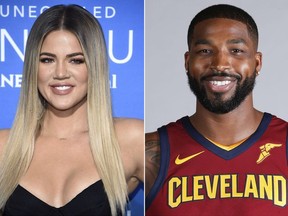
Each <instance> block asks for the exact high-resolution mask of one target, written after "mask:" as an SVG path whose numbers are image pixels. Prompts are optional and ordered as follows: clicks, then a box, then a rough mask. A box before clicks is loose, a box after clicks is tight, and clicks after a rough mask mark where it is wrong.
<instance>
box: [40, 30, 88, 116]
mask: <svg viewBox="0 0 288 216" xmlns="http://www.w3.org/2000/svg"><path fill="white" fill-rule="evenodd" d="M39 59H40V62H39V68H38V89H39V92H40V93H41V95H42V96H43V97H44V98H45V100H46V101H47V103H48V109H49V108H50V109H54V110H59V111H64V110H70V109H74V108H77V107H79V106H81V105H82V104H85V103H86V96H87V86H88V71H87V66H86V62H85V58H84V54H83V51H82V49H81V46H80V43H79V41H78V39H77V38H76V36H75V35H74V34H72V33H71V32H69V31H65V30H57V31H53V32H51V33H49V34H48V35H47V36H46V37H45V39H44V41H43V44H42V47H41V51H40V56H39Z"/></svg>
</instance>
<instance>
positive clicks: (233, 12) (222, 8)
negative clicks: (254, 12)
mask: <svg viewBox="0 0 288 216" xmlns="http://www.w3.org/2000/svg"><path fill="white" fill-rule="evenodd" d="M213 18H225V19H232V20H237V21H239V22H242V23H243V24H245V25H246V26H247V30H248V33H249V35H250V36H251V38H252V39H253V41H254V43H255V47H256V48H257V46H258V28H257V25H256V23H255V21H254V19H253V18H252V17H251V16H250V15H249V14H248V13H247V12H246V11H244V10H243V9H241V8H238V7H235V6H232V5H228V4H217V5H212V6H210V7H207V8H205V9H203V10H202V11H200V12H199V13H198V14H197V15H196V16H195V17H194V18H193V19H192V21H191V23H190V25H189V29H188V35H187V42H188V48H190V44H191V40H192V35H193V32H194V28H195V25H196V24H198V23H199V22H201V21H204V20H207V19H213Z"/></svg>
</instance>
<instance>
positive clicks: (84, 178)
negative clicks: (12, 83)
mask: <svg viewBox="0 0 288 216" xmlns="http://www.w3.org/2000/svg"><path fill="white" fill-rule="evenodd" d="M109 91H110V89H109V81H108V68H107V55H106V47H105V41H104V37H103V32H102V29H101V26H100V24H99V23H98V21H97V20H96V19H95V18H94V17H93V16H92V15H91V14H90V13H89V12H87V11H86V10H85V9H83V8H82V7H80V6H77V5H68V6H64V5H58V6H54V7H51V8H50V9H47V10H46V11H44V12H43V13H42V14H41V15H40V16H39V17H38V19H37V20H36V22H35V23H34V25H33V27H32V29H31V32H30V34H29V37H28V40H27V46H26V54H25V61H24V73H23V81H22V89H21V95H20V102H19V106H18V110H17V113H16V116H15V121H14V124H13V127H12V129H11V130H10V131H7V130H6V131H1V132H0V150H1V161H0V209H3V211H4V215H5V214H6V215H33V214H34V215H48V214H49V215H96V214H97V215H107V214H112V215H116V214H123V213H124V211H125V205H126V201H127V194H128V193H129V192H132V191H133V190H134V189H135V188H136V186H137V185H138V183H139V181H141V180H142V179H143V141H144V139H143V123H142V121H140V120H136V119H113V118H112V114H111V105H110V93H109ZM24 203H25V204H24Z"/></svg>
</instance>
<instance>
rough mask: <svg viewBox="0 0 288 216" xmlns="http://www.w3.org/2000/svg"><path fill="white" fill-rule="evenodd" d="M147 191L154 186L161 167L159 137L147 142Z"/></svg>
mask: <svg viewBox="0 0 288 216" xmlns="http://www.w3.org/2000/svg"><path fill="white" fill-rule="evenodd" d="M145 157H146V161H145V193H146V195H147V194H148V193H149V191H150V189H151V188H152V186H153V184H154V182H155V180H156V178H157V176H158V172H159V168H160V141H159V139H153V140H151V139H150V140H147V141H146V142H145Z"/></svg>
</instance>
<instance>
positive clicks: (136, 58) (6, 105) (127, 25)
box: [0, 0, 144, 215]
mask: <svg viewBox="0 0 288 216" xmlns="http://www.w3.org/2000/svg"><path fill="white" fill-rule="evenodd" d="M73 3H74V4H79V5H81V6H83V7H85V8H86V9H87V10H88V11H90V12H91V13H92V14H93V15H94V16H95V17H96V18H97V19H98V20H99V22H100V23H101V25H102V27H103V31H104V34H105V39H106V43H107V50H108V55H109V65H110V88H111V93H112V103H113V114H114V116H115V117H133V118H139V119H143V118H144V0H137V1H135V0H122V1H121V0H118V1H116V0H114V1H113V0H94V1H84V0H77V1H74V0H70V1H69V0H50V1H47V2H46V1H39V0H29V1H21V0H1V1H0V129H1V128H10V127H11V125H12V123H13V118H14V115H15V112H16V107H17V103H18V97H19V93H20V87H21V80H22V67H23V58H24V52H25V45H26V40H27V37H28V34H29V30H30V28H31V26H32V24H33V23H34V21H35V19H36V18H37V17H38V16H39V14H41V13H42V11H44V10H45V9H47V8H48V7H49V6H52V5H55V4H73ZM143 202H144V201H143V185H141V186H140V187H139V188H138V189H137V191H136V192H135V193H134V194H132V195H131V203H130V205H129V207H130V211H129V212H128V214H131V215H143V214H144V213H143V212H144V207H143Z"/></svg>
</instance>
